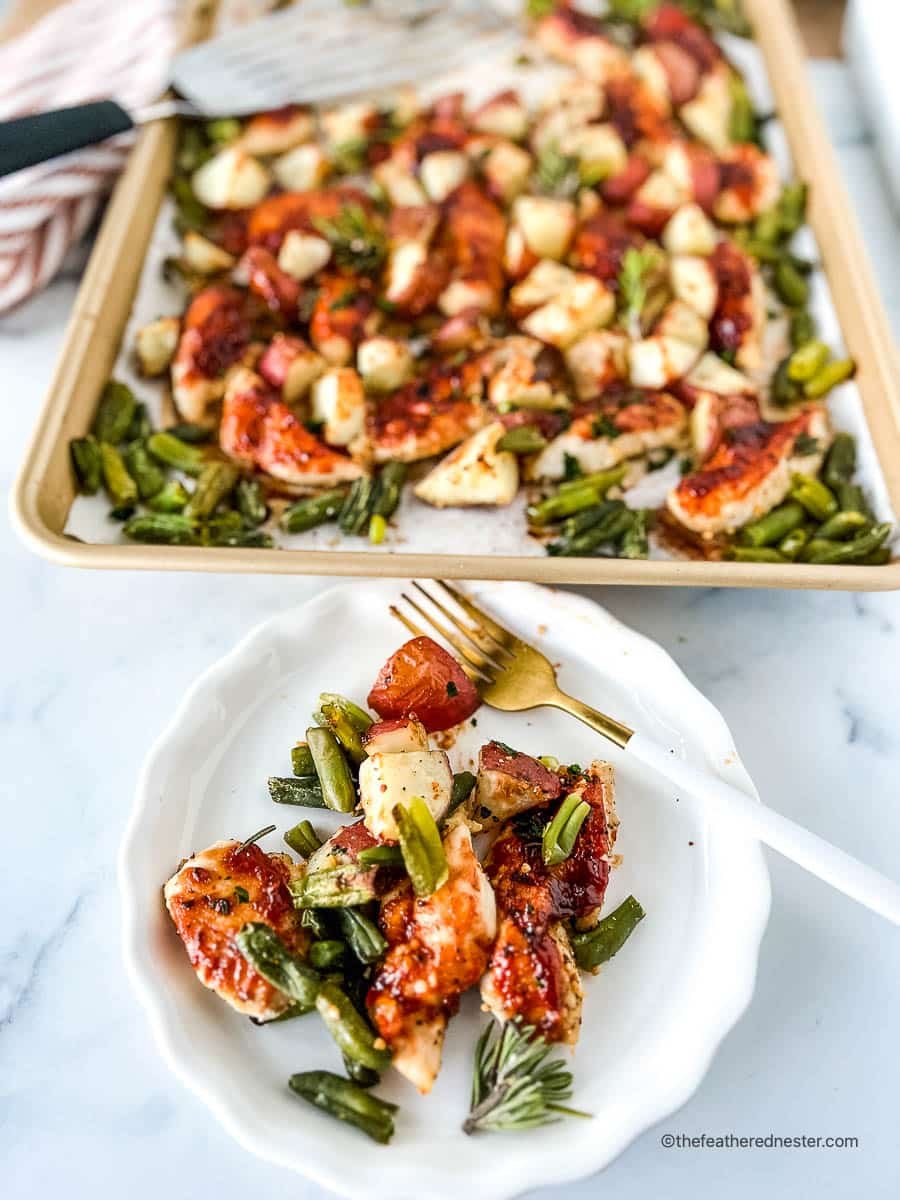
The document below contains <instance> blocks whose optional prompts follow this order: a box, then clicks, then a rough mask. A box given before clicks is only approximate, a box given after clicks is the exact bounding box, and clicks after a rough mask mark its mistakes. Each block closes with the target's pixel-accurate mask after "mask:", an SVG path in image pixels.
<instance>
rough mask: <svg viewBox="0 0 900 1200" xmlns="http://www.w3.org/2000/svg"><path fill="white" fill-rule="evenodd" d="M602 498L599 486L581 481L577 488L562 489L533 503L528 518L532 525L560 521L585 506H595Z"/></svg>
mask: <svg viewBox="0 0 900 1200" xmlns="http://www.w3.org/2000/svg"><path fill="white" fill-rule="evenodd" d="M602 499H603V496H602V494H601V492H600V490H599V488H596V487H594V485H593V484H590V483H581V485H580V486H579V487H577V488H571V489H568V490H566V491H563V490H562V489H560V490H559V491H558V492H556V494H555V495H553V496H548V497H547V498H546V500H541V501H540V502H539V503H537V504H533V505H531V507H530V508H529V509H528V519H529V521H531V523H532V525H547V524H549V523H550V522H551V521H558V520H560V519H561V518H562V517H569V516H571V515H572V514H573V513H577V512H580V511H581V510H582V509H583V508H593V507H594V506H595V505H597V504H599V503H600V501H601V500H602Z"/></svg>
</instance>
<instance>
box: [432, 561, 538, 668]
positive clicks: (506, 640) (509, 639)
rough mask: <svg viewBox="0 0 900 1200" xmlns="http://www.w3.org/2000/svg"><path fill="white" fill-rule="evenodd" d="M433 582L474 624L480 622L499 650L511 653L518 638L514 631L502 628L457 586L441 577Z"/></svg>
mask: <svg viewBox="0 0 900 1200" xmlns="http://www.w3.org/2000/svg"><path fill="white" fill-rule="evenodd" d="M435 583H437V584H438V585H439V586H440V587H442V588H443V589H444V591H445V592H448V593H449V594H450V595H451V596H452V597H453V599H454V600H455V601H456V603H457V604H458V605H459V607H460V608H461V609H462V610H463V612H464V613H465V614H466V615H467V616H469V617H471V618H472V620H473V621H475V622H476V625H479V624H480V625H481V626H482V629H483V631H484V632H486V633H487V634H488V635H489V636H490V637H492V638H493V639H494V641H495V642H496V643H497V645H498V646H499V647H500V648H501V650H505V651H506V653H507V654H510V655H511V654H512V653H513V651H512V649H511V646H514V645H515V643H516V642H517V641H518V640H519V639H518V638H517V637H516V635H515V634H514V633H510V631H509V630H508V629H504V627H503V626H502V625H498V624H497V622H496V621H495V620H493V618H491V617H489V616H488V615H487V613H486V612H485V611H484V609H481V608H479V607H478V605H477V604H473V603H472V601H471V600H470V599H469V597H468V596H467V595H466V594H465V593H464V592H461V591H460V590H459V588H457V587H454V586H453V585H452V584H450V583H445V582H444V580H443V579H436V580H435Z"/></svg>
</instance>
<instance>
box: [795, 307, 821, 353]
mask: <svg viewBox="0 0 900 1200" xmlns="http://www.w3.org/2000/svg"><path fill="white" fill-rule="evenodd" d="M790 336H791V346H792V347H793V349H794V350H799V349H800V347H801V346H805V345H806V343H807V342H811V341H812V340H813V338H814V337H815V336H816V321H815V318H814V317H813V316H812V314H811V313H810V312H809V311H808V309H805V308H800V309H798V310H797V311H796V312H795V313H792V314H791V334H790Z"/></svg>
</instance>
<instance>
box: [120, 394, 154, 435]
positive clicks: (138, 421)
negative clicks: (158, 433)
mask: <svg viewBox="0 0 900 1200" xmlns="http://www.w3.org/2000/svg"><path fill="white" fill-rule="evenodd" d="M152 432H153V424H152V422H151V421H150V414H149V413H148V412H147V405H146V404H140V403H139V404H136V405H135V406H134V416H133V417H132V418H131V424H130V425H129V426H128V432H127V433H126V434H125V440H126V441H128V442H145V441H146V440H147V438H148V437H149V436H150V434H151V433H152Z"/></svg>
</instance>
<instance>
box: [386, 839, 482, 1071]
mask: <svg viewBox="0 0 900 1200" xmlns="http://www.w3.org/2000/svg"><path fill="white" fill-rule="evenodd" d="M443 845H444V853H445V855H446V858H447V866H448V869H449V876H448V879H447V881H446V883H444V884H443V885H442V886H441V887H440V888H438V889H437V891H435V892H433V893H432V895H430V896H416V895H415V894H414V892H413V890H412V886H411V885H410V883H409V881H404V883H402V884H401V885H400V886H399V887H398V888H397V889H396V891H395V892H392V893H390V894H389V895H388V896H387V897H386V898H385V899H384V901H383V903H382V908H381V915H380V925H381V930H382V932H383V934H384V936H385V938H386V940H387V943H388V950H387V953H386V955H385V956H384V958H383V959H382V961H381V962H380V963H379V965H378V967H377V968H376V971H375V976H374V979H373V982H372V987H371V988H370V990H369V993H368V996H367V1001H366V1003H367V1007H368V1010H369V1015H370V1016H371V1018H372V1022H373V1024H374V1026H375V1028H376V1030H377V1031H378V1033H379V1035H380V1036H381V1037H382V1038H383V1039H384V1041H385V1042H386V1043H387V1045H388V1047H389V1049H390V1050H391V1052H392V1054H393V1066H394V1067H395V1068H396V1069H397V1070H398V1071H399V1072H400V1073H401V1074H402V1075H404V1076H405V1077H406V1078H407V1079H409V1080H410V1082H411V1083H413V1084H414V1085H415V1086H416V1087H417V1088H418V1089H419V1091H420V1092H428V1091H430V1090H431V1087H432V1084H433V1083H434V1080H435V1078H436V1076H437V1073H438V1071H439V1069H440V1063H441V1050H442V1046H443V1041H444V1033H445V1031H446V1028H447V1022H448V1021H449V1019H450V1017H452V1016H453V1014H454V1013H455V1012H456V1010H457V1008H458V1006H459V998H460V996H461V995H462V994H463V993H464V992H466V991H468V989H469V988H470V987H474V986H475V984H477V983H478V981H479V979H480V978H481V977H482V975H483V974H484V971H485V968H486V967H487V964H488V959H489V956H490V953H491V947H492V945H493V942H494V936H495V934H496V930H497V922H496V907H495V903H494V893H493V890H492V889H491V886H490V884H489V883H488V881H487V877H486V876H485V873H484V871H483V870H482V867H481V864H480V863H479V861H478V859H477V857H476V855H475V851H474V849H473V847H472V836H471V834H470V832H469V829H468V827H467V826H466V825H465V824H464V823H463V822H458V823H457V824H455V825H454V826H453V827H452V828H451V829H450V830H449V831H448V832H447V833H445V835H444V839H443Z"/></svg>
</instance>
